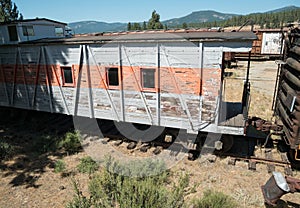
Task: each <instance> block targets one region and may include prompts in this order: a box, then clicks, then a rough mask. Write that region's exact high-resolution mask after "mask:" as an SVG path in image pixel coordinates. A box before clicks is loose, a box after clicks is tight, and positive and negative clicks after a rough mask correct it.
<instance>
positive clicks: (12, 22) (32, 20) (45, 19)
mask: <svg viewBox="0 0 300 208" xmlns="http://www.w3.org/2000/svg"><path fill="white" fill-rule="evenodd" d="M35 21H47V22H52V23H56V24H62V25H67V23H64V22H58V21H55V20H51V19H47V18H35V19H24V20H14V21H10V22H1V23H0V25H11V24H18V23H24V22H35Z"/></svg>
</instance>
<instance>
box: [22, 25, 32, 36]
mask: <svg viewBox="0 0 300 208" xmlns="http://www.w3.org/2000/svg"><path fill="white" fill-rule="evenodd" d="M22 28H23V35H24V36H34V30H33V26H23V27H22Z"/></svg>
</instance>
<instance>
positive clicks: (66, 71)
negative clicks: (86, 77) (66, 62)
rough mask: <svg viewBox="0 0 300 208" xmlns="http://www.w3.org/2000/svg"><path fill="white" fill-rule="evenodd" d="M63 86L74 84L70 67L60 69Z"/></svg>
mask: <svg viewBox="0 0 300 208" xmlns="http://www.w3.org/2000/svg"><path fill="white" fill-rule="evenodd" d="M61 70H62V73H63V83H64V84H74V80H73V72H72V67H61Z"/></svg>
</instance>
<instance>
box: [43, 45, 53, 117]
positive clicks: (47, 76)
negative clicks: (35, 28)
mask: <svg viewBox="0 0 300 208" xmlns="http://www.w3.org/2000/svg"><path fill="white" fill-rule="evenodd" d="M42 53H43V57H44V64H45V68H44V69H45V74H46V85H47V91H48V97H49V107H50V112H51V113H53V102H52V94H53V93H52V84H51V80H50V76H49V71H48V63H47V58H46V51H45V48H44V47H43V46H42Z"/></svg>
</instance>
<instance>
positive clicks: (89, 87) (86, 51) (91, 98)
mask: <svg viewBox="0 0 300 208" xmlns="http://www.w3.org/2000/svg"><path fill="white" fill-rule="evenodd" d="M85 62H86V63H85V64H86V67H85V68H86V73H87V80H88V100H89V109H90V118H95V114H94V102H93V93H92V84H91V73H90V59H89V49H88V46H87V45H85Z"/></svg>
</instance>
